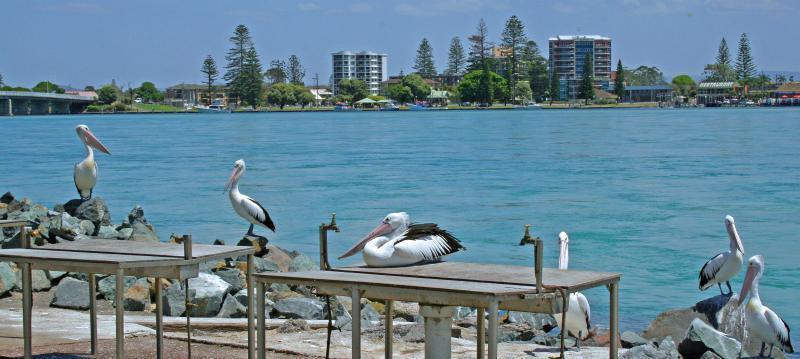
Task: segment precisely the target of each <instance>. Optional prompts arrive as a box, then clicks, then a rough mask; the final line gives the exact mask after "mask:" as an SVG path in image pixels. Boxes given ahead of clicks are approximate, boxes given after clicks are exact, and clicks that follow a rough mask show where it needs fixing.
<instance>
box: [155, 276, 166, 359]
mask: <svg viewBox="0 0 800 359" xmlns="http://www.w3.org/2000/svg"><path fill="white" fill-rule="evenodd" d="M155 283H156V358H158V359H161V358H163V357H164V298H162V296H161V278H155Z"/></svg>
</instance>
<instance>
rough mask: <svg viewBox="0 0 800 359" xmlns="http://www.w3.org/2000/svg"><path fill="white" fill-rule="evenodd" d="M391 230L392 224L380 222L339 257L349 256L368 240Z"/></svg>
mask: <svg viewBox="0 0 800 359" xmlns="http://www.w3.org/2000/svg"><path fill="white" fill-rule="evenodd" d="M391 230H392V226H391V225H390V224H389V223H381V225H379V226H377V227H375V229H373V230H372V232H369V234H367V235H366V236H364V238H362V239H361V240H360V241H358V243H356V245H354V246H353V248H350V249H349V250H348V251H347V253H345V254H342V256H341V257H339V259H343V258H347V257H349V256H352V255H353V254H356V253H358V252H359V251H361V250H362V249H364V246H366V245H367V243H368V242H369V241H370V240H372V239H373V238H375V237H378V236H382V235H384V234H386V233H389V232H390V231H391Z"/></svg>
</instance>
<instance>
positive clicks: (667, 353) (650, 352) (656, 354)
mask: <svg viewBox="0 0 800 359" xmlns="http://www.w3.org/2000/svg"><path fill="white" fill-rule="evenodd" d="M620 358H621V359H640V358H649V359H678V358H680V356H679V355H678V351H677V350H675V342H674V341H672V337H667V338H664V340H663V341H662V342H661V344H660V345H659V346H658V347H656V346H655V345H654V344H653V343H647V344H645V345H639V346H635V347H633V348H631V349H629V350H628V351H627V352H625V353H623V354H622V355H620Z"/></svg>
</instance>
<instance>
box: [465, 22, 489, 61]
mask: <svg viewBox="0 0 800 359" xmlns="http://www.w3.org/2000/svg"><path fill="white" fill-rule="evenodd" d="M476 31H477V32H476V33H475V34H474V35H472V36H470V37H469V38H468V40H469V43H470V45H469V57H468V58H467V71H475V70H481V69H483V65H484V62H486V58H487V57H489V49H490V48H491V47H492V44H491V42H489V29H488V28H487V27H486V22H484V21H483V19H481V21H479V22H478V27H477V29H476Z"/></svg>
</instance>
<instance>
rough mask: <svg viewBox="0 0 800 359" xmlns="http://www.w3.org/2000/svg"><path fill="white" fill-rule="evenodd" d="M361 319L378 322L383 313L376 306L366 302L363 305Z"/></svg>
mask: <svg viewBox="0 0 800 359" xmlns="http://www.w3.org/2000/svg"><path fill="white" fill-rule="evenodd" d="M361 319H362V320H365V321H368V322H376V321H380V320H381V315H380V313H378V311H377V310H375V307H373V306H372V305H371V304H369V303H365V304H362V305H361Z"/></svg>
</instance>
